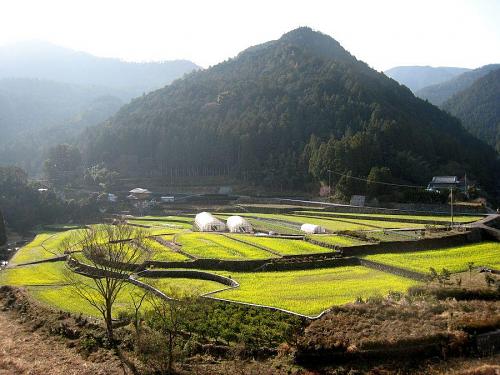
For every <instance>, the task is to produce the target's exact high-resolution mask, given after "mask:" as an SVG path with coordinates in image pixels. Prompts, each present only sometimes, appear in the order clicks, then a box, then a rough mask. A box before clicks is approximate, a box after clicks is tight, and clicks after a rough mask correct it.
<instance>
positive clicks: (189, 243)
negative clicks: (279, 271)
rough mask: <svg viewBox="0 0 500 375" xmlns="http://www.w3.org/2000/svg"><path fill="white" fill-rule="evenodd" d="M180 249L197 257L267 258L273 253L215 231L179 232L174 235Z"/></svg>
mask: <svg viewBox="0 0 500 375" xmlns="http://www.w3.org/2000/svg"><path fill="white" fill-rule="evenodd" d="M175 241H176V243H179V244H181V245H182V251H184V252H186V253H189V254H191V255H193V256H195V257H197V258H217V259H234V260H241V259H267V258H272V257H274V255H273V254H271V253H269V252H267V251H265V250H262V249H259V248H257V247H255V246H252V245H247V244H244V243H241V242H238V241H234V240H232V239H231V238H228V237H226V236H223V235H221V234H217V233H197V232H195V233H181V234H179V235H177V236H176V237H175Z"/></svg>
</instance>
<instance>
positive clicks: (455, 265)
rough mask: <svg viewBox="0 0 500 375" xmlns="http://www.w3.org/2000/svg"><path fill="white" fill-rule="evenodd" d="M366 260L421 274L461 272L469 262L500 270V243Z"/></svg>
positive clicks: (377, 255) (387, 255) (379, 256)
mask: <svg viewBox="0 0 500 375" xmlns="http://www.w3.org/2000/svg"><path fill="white" fill-rule="evenodd" d="M365 258H366V259H368V260H373V261H375V262H380V263H384V264H388V265H391V266H396V267H401V268H405V269H409V270H412V271H416V272H421V273H429V268H430V267H433V268H434V269H436V270H437V271H438V272H439V271H440V270H441V269H442V268H446V269H448V270H449V271H451V272H461V271H465V270H467V269H468V266H467V263H468V262H474V266H475V267H479V266H488V267H492V268H495V269H500V243H497V242H483V243H479V244H474V245H465V246H459V247H452V248H447V249H439V250H426V251H417V252H411V253H387V254H375V255H367V256H365Z"/></svg>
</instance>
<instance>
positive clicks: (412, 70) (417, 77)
mask: <svg viewBox="0 0 500 375" xmlns="http://www.w3.org/2000/svg"><path fill="white" fill-rule="evenodd" d="M469 70H470V69H467V68H454V67H447V66H441V67H432V66H396V67H394V68H391V69H389V70H386V71H385V72H384V73H385V74H386V75H387V76H388V77H391V78H392V79H394V80H396V81H398V82H399V83H401V84H402V85H405V86H406V87H408V88H409V89H410V90H411V91H413V92H415V91H418V90H420V89H422V88H424V87H426V86H430V85H435V84H438V83H441V82H444V81H448V80H450V79H451V78H453V77H455V76H457V75H459V74H462V73H465V72H467V71H469Z"/></svg>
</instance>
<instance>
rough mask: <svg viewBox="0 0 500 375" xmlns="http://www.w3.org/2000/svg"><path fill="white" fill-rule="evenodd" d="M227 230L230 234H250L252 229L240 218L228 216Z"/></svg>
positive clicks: (250, 225)
mask: <svg viewBox="0 0 500 375" xmlns="http://www.w3.org/2000/svg"><path fill="white" fill-rule="evenodd" d="M226 223H227V228H228V229H229V231H230V232H240V233H252V232H253V227H252V224H250V223H249V222H248V221H247V220H246V219H244V218H242V217H241V216H230V217H228V218H227V222H226Z"/></svg>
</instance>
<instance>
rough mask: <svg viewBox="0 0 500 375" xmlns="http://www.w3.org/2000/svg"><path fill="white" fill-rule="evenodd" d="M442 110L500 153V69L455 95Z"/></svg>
mask: <svg viewBox="0 0 500 375" xmlns="http://www.w3.org/2000/svg"><path fill="white" fill-rule="evenodd" d="M442 108H443V109H444V110H446V111H448V112H449V113H451V114H453V115H454V116H457V117H458V118H459V119H460V120H462V123H463V125H464V126H465V128H467V129H468V130H469V131H470V132H471V133H472V134H474V135H476V136H477V137H478V138H479V139H482V140H483V141H485V142H486V143H488V144H490V145H491V146H493V147H495V148H496V150H497V151H499V152H500V68H499V69H497V70H494V71H492V72H490V73H488V74H487V75H485V76H484V77H482V78H480V79H478V80H477V81H476V82H474V83H473V84H472V85H471V86H470V87H468V88H467V89H465V90H463V91H461V92H459V93H458V94H455V95H454V96H452V97H451V98H450V99H449V100H448V101H446V102H445V103H444V104H443V105H442Z"/></svg>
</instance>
